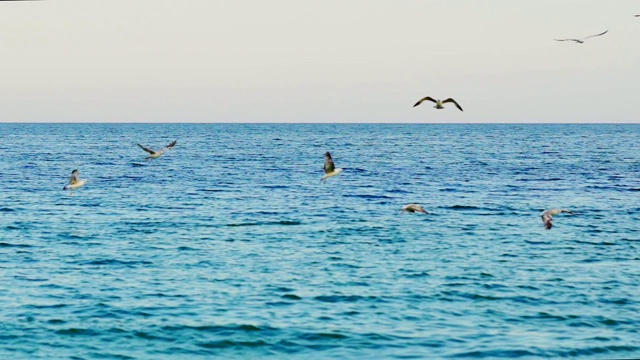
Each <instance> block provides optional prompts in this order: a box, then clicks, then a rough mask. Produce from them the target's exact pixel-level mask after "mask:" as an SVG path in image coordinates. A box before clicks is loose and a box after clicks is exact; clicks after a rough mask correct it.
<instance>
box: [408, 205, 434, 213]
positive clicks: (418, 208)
mask: <svg viewBox="0 0 640 360" xmlns="http://www.w3.org/2000/svg"><path fill="white" fill-rule="evenodd" d="M402 211H403V212H405V211H406V212H410V213H415V212H421V213H423V214H428V212H427V210H425V209H424V208H423V207H422V206H421V205H419V204H407V205H405V206H403V207H402Z"/></svg>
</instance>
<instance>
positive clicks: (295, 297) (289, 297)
mask: <svg viewBox="0 0 640 360" xmlns="http://www.w3.org/2000/svg"><path fill="white" fill-rule="evenodd" d="M281 298H283V299H287V300H302V298H301V297H300V296H298V295H295V294H284V295H282V296H281Z"/></svg>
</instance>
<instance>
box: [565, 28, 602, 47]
mask: <svg viewBox="0 0 640 360" xmlns="http://www.w3.org/2000/svg"><path fill="white" fill-rule="evenodd" d="M607 32H609V30H607V31H605V32H603V33H600V34H595V35H590V36H587V37H585V38H582V39H553V40H555V41H575V42H576V43H578V44H583V43H584V41H585V40H587V39H588V38H592V37H596V36H602V35H604V34H606V33H607Z"/></svg>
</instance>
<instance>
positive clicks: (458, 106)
mask: <svg viewBox="0 0 640 360" xmlns="http://www.w3.org/2000/svg"><path fill="white" fill-rule="evenodd" d="M423 101H431V102H434V103H436V106H434V108H436V109H444V107H443V106H442V104H446V103H454V104H455V105H456V107H457V108H458V109H460V111H464V110H462V108H461V107H460V105H459V104H458V103H457V102H456V101H455V100H453V99H452V98H448V99H446V100H444V101H441V100H436V99H434V98H432V97H430V96H426V97H423V98H422V99H420V101H418V102H417V103H416V104H415V105H413V107H416V106H418V105H420V104H422V102H423Z"/></svg>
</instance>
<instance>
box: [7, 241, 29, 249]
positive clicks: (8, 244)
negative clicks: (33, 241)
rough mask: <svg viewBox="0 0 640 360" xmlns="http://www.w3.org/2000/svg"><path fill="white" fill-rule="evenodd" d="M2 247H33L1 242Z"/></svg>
mask: <svg viewBox="0 0 640 360" xmlns="http://www.w3.org/2000/svg"><path fill="white" fill-rule="evenodd" d="M0 247H17V248H30V247H33V246H32V245H27V244H10V243H6V242H0Z"/></svg>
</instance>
